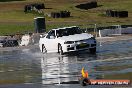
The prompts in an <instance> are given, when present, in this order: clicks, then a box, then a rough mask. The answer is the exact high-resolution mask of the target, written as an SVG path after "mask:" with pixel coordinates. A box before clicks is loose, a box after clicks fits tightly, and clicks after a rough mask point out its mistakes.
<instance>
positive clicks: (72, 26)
mask: <svg viewBox="0 0 132 88" xmlns="http://www.w3.org/2000/svg"><path fill="white" fill-rule="evenodd" d="M73 27H77V26H71V27H62V28H56V29H52V30H60V29H66V28H73Z"/></svg>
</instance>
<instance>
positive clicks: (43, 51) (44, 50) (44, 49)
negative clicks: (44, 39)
mask: <svg viewBox="0 0 132 88" xmlns="http://www.w3.org/2000/svg"><path fill="white" fill-rule="evenodd" d="M46 52H47V50H46V48H45V45H44V44H42V53H46Z"/></svg>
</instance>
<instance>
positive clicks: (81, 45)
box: [79, 43, 87, 47]
mask: <svg viewBox="0 0 132 88" xmlns="http://www.w3.org/2000/svg"><path fill="white" fill-rule="evenodd" d="M86 45H87V44H85V43H82V44H80V45H79V46H80V47H85V46H86Z"/></svg>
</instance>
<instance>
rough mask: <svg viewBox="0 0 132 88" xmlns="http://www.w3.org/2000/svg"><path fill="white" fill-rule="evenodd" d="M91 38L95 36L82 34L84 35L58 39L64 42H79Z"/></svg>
mask: <svg viewBox="0 0 132 88" xmlns="http://www.w3.org/2000/svg"><path fill="white" fill-rule="evenodd" d="M91 37H93V35H91V34H87V33H82V34H75V35H69V36H63V37H59V38H58V39H61V40H64V41H79V40H84V39H89V38H91Z"/></svg>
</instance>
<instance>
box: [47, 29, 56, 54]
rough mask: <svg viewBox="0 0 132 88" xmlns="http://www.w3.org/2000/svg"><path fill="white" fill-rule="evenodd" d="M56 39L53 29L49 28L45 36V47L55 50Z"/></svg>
mask: <svg viewBox="0 0 132 88" xmlns="http://www.w3.org/2000/svg"><path fill="white" fill-rule="evenodd" d="M57 45H58V44H57V41H56V37H55V30H51V31H50V32H49V33H48V35H47V36H46V38H45V47H46V50H47V51H49V52H52V51H53V52H54V51H56V50H57Z"/></svg>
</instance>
